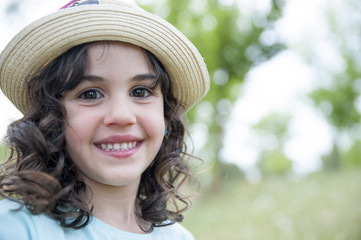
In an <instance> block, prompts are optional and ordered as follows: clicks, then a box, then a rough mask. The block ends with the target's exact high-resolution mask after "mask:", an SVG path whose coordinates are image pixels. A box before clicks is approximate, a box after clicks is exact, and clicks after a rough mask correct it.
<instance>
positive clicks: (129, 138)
mask: <svg viewBox="0 0 361 240" xmlns="http://www.w3.org/2000/svg"><path fill="white" fill-rule="evenodd" d="M123 142H137V146H136V147H134V148H132V149H129V150H125V151H105V150H103V149H101V148H99V147H98V145H100V144H102V143H111V144H114V143H123ZM143 142H144V140H143V139H141V138H138V137H136V136H133V135H114V136H109V137H106V138H103V139H101V140H97V141H96V142H94V146H95V147H96V149H97V150H98V151H100V152H101V153H102V154H105V155H107V156H111V157H115V158H127V157H130V156H132V155H133V154H135V153H136V152H137V151H138V150H139V149H140V147H141V146H142V144H143Z"/></svg>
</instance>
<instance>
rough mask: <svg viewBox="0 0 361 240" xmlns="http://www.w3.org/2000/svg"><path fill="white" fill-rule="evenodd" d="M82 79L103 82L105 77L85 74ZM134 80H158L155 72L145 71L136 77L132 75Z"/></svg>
mask: <svg viewBox="0 0 361 240" xmlns="http://www.w3.org/2000/svg"><path fill="white" fill-rule="evenodd" d="M81 80H82V81H91V82H93V81H94V82H97V81H99V82H101V81H104V78H102V77H100V76H96V75H84V76H83V77H82V78H81ZM131 80H133V81H136V82H141V81H145V80H153V81H156V80H157V76H156V75H154V74H150V73H145V74H137V75H135V76H134V77H132V79H131Z"/></svg>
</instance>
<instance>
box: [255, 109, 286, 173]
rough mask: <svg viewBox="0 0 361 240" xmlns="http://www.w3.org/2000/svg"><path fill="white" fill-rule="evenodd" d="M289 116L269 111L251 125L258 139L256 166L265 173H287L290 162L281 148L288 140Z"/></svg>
mask: <svg viewBox="0 0 361 240" xmlns="http://www.w3.org/2000/svg"><path fill="white" fill-rule="evenodd" d="M290 120H291V116H289V115H287V114H279V113H276V112H274V113H271V114H270V115H268V116H266V117H264V118H262V119H261V121H259V122H258V123H257V124H255V125H254V126H253V130H254V131H255V132H256V134H257V136H258V138H259V139H261V140H260V144H259V149H260V150H259V151H260V156H259V159H258V164H257V165H258V167H259V169H260V170H261V172H262V173H263V174H265V175H270V174H271V175H274V174H287V173H288V172H289V171H290V170H291V168H292V162H291V160H290V159H288V158H287V157H286V156H285V155H284V153H283V148H284V145H285V143H286V141H287V140H288V123H289V121H290Z"/></svg>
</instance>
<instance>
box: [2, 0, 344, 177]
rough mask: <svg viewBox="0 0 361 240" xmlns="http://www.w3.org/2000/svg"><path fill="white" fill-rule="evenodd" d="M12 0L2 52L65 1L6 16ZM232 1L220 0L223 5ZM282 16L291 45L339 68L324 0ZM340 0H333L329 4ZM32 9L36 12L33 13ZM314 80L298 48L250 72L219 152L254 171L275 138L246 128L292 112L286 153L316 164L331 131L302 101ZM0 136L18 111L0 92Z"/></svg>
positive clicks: (255, 4)
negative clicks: (308, 48) (262, 149)
mask: <svg viewBox="0 0 361 240" xmlns="http://www.w3.org/2000/svg"><path fill="white" fill-rule="evenodd" d="M11 1H12V0H5V2H4V3H3V4H1V5H0V36H2V37H1V38H0V50H1V49H3V48H4V47H5V45H6V44H7V42H9V41H10V39H11V38H12V37H13V36H14V35H15V34H16V33H17V32H18V31H19V30H20V29H21V28H22V27H24V26H25V25H27V24H28V23H30V22H32V21H33V20H36V19H37V18H38V17H39V16H44V15H46V14H48V13H51V12H53V11H55V10H56V9H58V8H59V7H61V6H63V5H65V4H66V3H67V2H68V0H57V1H56V4H54V3H55V1H49V0H31V1H29V0H24V3H23V4H22V5H21V7H20V9H19V12H20V15H21V17H18V15H8V16H5V15H4V8H5V7H6V6H7V5H8V4H7V3H9V2H11ZM143 1H145V0H143ZM233 1H234V0H222V1H221V2H222V3H223V4H225V5H227V4H230V3H232V2H233ZM287 2H288V3H287V5H286V9H285V14H284V17H283V19H282V20H280V21H279V22H278V23H277V25H276V31H277V32H278V33H279V35H280V36H281V38H282V39H283V40H284V41H286V42H287V43H288V44H289V45H290V46H291V47H295V48H296V49H297V46H298V45H302V44H304V43H306V42H309V43H312V44H313V46H314V49H316V50H315V51H316V52H315V54H318V55H319V58H320V59H321V60H323V61H324V64H325V65H327V66H329V67H330V68H331V69H335V68H336V69H337V68H338V67H340V62H339V58H338V55H337V51H336V50H335V47H334V46H333V45H332V44H331V43H329V42H328V41H327V32H325V31H326V30H325V29H327V28H326V27H325V22H324V19H323V18H322V16H323V15H322V13H321V12H320V10H321V9H322V7H324V6H325V5H326V4H327V2H328V3H330V1H326V0H290V1H287ZM335 2H339V1H337V0H333V1H331V3H335ZM239 3H240V6H241V7H240V9H242V11H243V13H244V14H249V13H251V12H252V11H267V10H268V9H269V1H268V0H257V1H249V0H239ZM34 13H36V14H34ZM316 82H317V79H316V74H315V69H312V68H311V67H309V66H307V65H305V64H304V62H303V61H302V60H301V58H300V57H299V55H298V54H297V51H292V50H288V51H285V52H282V53H280V54H279V55H277V56H276V57H274V58H273V59H272V60H271V61H269V62H266V63H264V64H262V65H260V66H258V67H256V68H254V69H253V70H251V71H250V72H249V74H248V75H247V78H246V83H245V85H244V86H243V87H242V93H241V97H240V99H239V100H238V101H237V102H236V104H235V107H234V111H233V113H232V118H231V120H230V122H229V123H228V125H227V131H226V135H225V139H224V141H225V148H224V149H223V151H222V152H221V154H220V156H221V157H222V159H224V160H225V161H229V162H234V163H237V164H238V165H240V166H241V167H242V168H244V169H247V170H250V172H252V170H254V163H255V162H256V160H257V150H256V148H257V144H254V143H257V142H259V141H270V143H271V142H272V141H273V140H274V139H272V138H271V139H256V138H257V136H255V135H254V133H253V132H252V131H251V130H250V126H251V125H252V124H254V123H256V122H257V121H259V120H260V119H261V118H262V117H264V116H266V115H268V114H269V113H271V112H272V111H277V112H280V113H287V114H291V115H292V116H293V120H292V122H291V125H290V134H291V137H290V140H289V141H288V142H287V143H286V146H285V149H284V150H285V153H286V155H287V156H288V157H289V158H290V159H292V161H293V162H294V166H295V170H296V171H297V172H300V173H306V172H310V171H313V170H316V169H317V168H319V166H320V156H321V155H322V154H324V153H326V152H327V151H328V150H329V149H330V147H331V139H332V129H330V128H329V127H328V126H327V124H325V121H324V120H323V118H322V117H321V116H320V114H319V113H318V112H316V111H315V110H314V109H313V108H311V107H310V104H309V102H308V101H307V100H305V94H306V93H307V92H309V91H310V90H311V89H312V88H313V87H314V86H315V83H316ZM0 102H1V104H0V112H1V114H0V135H4V133H5V129H6V127H7V125H8V124H9V123H10V122H11V121H12V120H14V119H17V118H19V117H21V114H20V113H19V112H18V111H17V110H16V109H15V108H14V107H13V106H12V104H11V103H10V102H9V101H8V100H7V98H6V97H4V95H3V94H0Z"/></svg>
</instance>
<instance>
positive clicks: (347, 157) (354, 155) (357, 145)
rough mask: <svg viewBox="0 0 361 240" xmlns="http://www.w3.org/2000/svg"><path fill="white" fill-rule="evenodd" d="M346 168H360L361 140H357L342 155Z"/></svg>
mask: <svg viewBox="0 0 361 240" xmlns="http://www.w3.org/2000/svg"><path fill="white" fill-rule="evenodd" d="M342 159H343V162H344V166H345V167H346V168H354V167H358V168H361V140H357V141H355V142H354V144H353V145H352V146H351V147H350V149H349V150H348V151H347V152H346V153H344V154H343V156H342Z"/></svg>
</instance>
